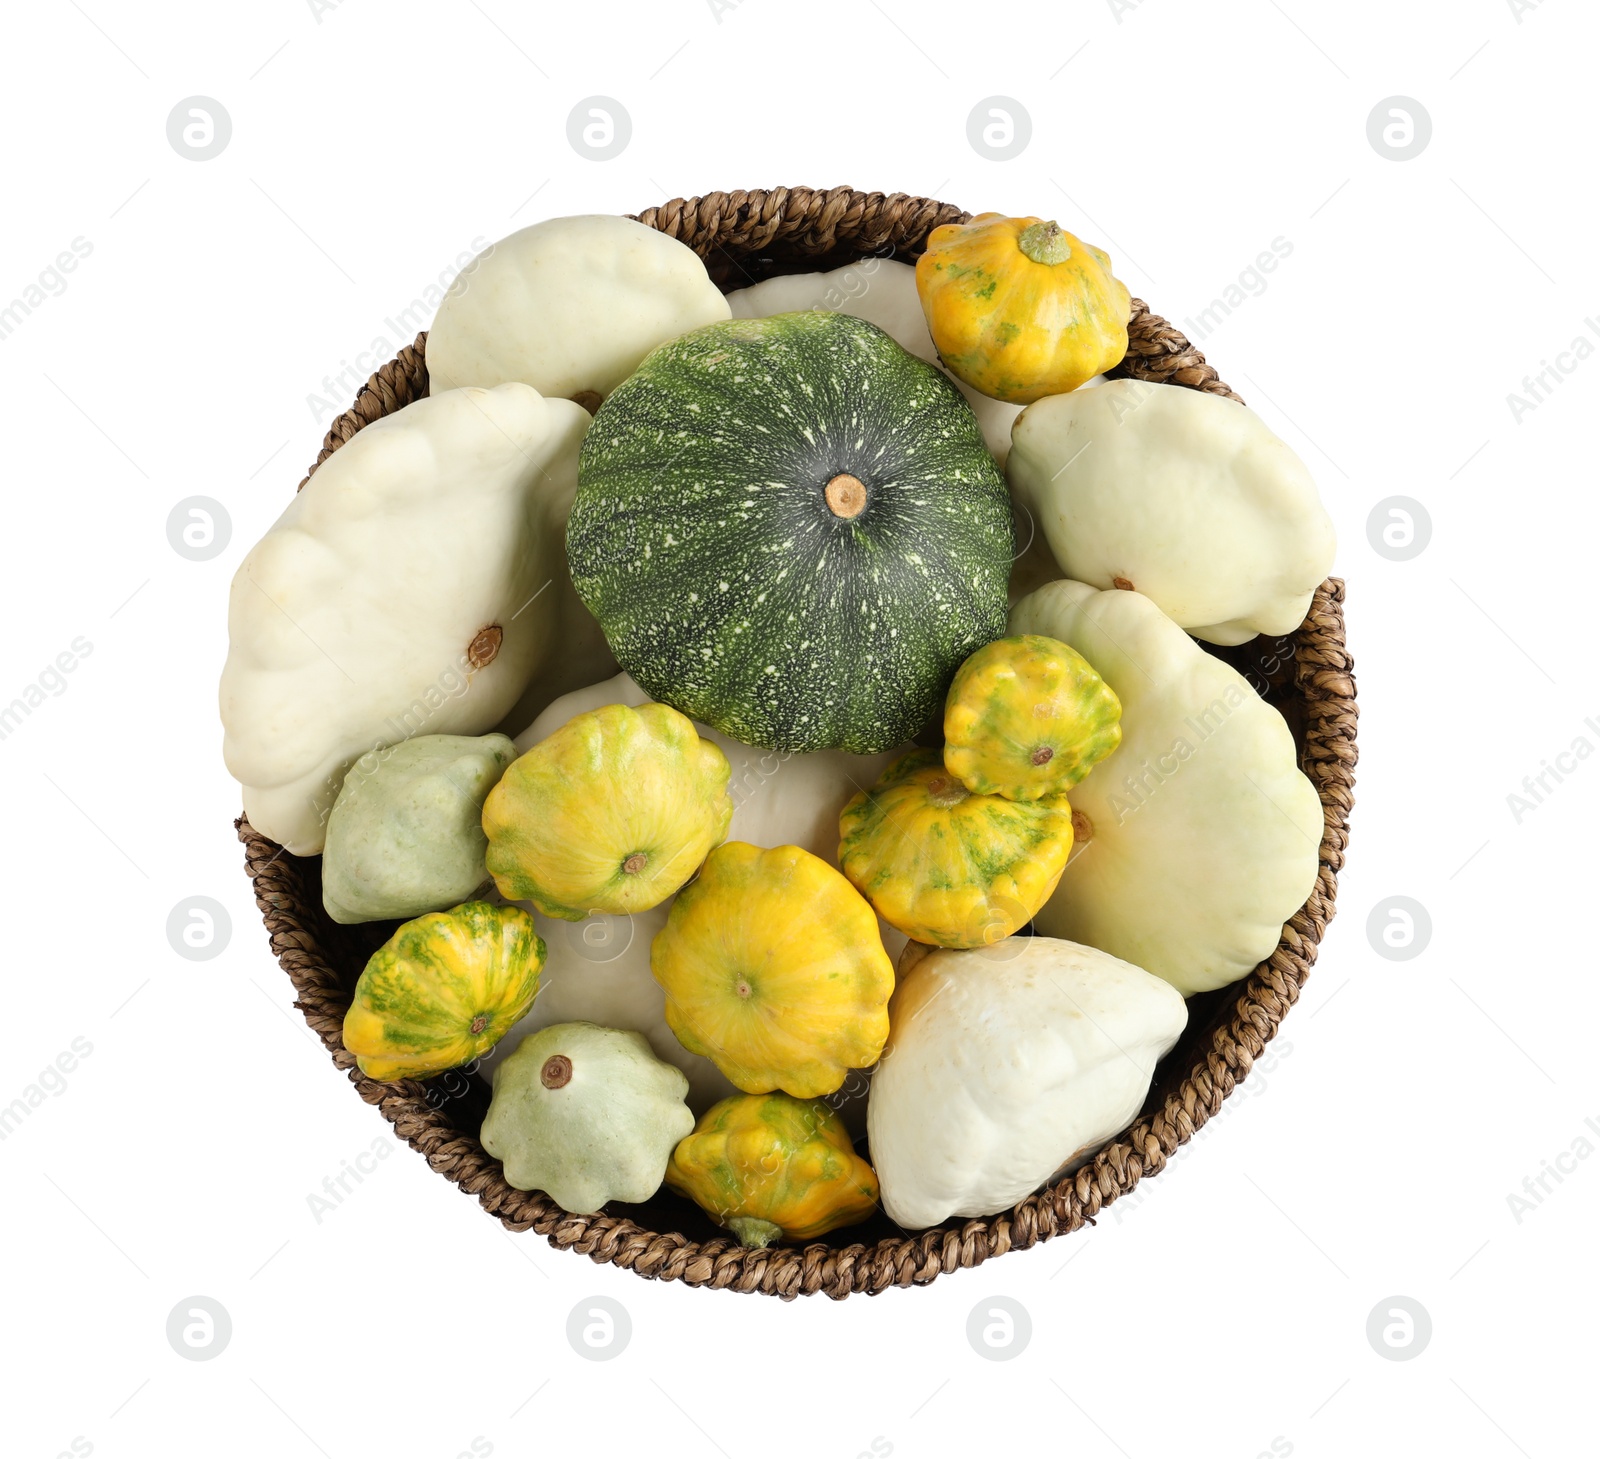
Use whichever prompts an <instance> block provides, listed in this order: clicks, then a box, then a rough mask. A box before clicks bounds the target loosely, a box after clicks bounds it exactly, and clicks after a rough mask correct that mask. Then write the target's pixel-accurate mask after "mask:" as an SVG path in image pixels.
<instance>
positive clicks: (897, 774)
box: [839, 750, 1072, 948]
mask: <svg viewBox="0 0 1600 1459" xmlns="http://www.w3.org/2000/svg"><path fill="white" fill-rule="evenodd" d="M839 835H840V838H841V839H840V842H839V865H840V867H842V868H843V870H844V874H845V875H846V876H847V877H849V878H850V880H851V881H852V882H854V883H855V885H856V886H857V887H859V888H860V890H861V892H862V893H863V894H864V895H865V896H866V897H867V898H869V899H870V900H871V902H872V905H873V906H874V907H876V908H877V910H878V915H879V916H880V917H882V918H883V920H884V921H885V922H887V923H889V924H890V925H891V926H893V927H896V928H898V929H899V930H900V931H901V932H903V933H905V935H906V936H907V937H909V938H911V939H912V940H913V941H915V942H925V943H928V944H929V945H931V946H934V947H957V948H962V947H986V946H988V945H989V944H991V943H995V942H999V941H1001V940H1002V939H1003V938H1006V937H1009V936H1010V935H1011V934H1012V933H1013V932H1015V931H1016V930H1017V929H1018V928H1019V927H1021V926H1022V925H1023V924H1024V923H1026V922H1027V921H1028V919H1029V918H1030V917H1032V916H1033V914H1034V913H1035V912H1037V911H1038V910H1039V908H1040V907H1042V906H1043V905H1044V904H1045V903H1046V902H1047V901H1049V899H1050V894H1051V892H1053V891H1054V890H1055V889H1056V883H1057V882H1058V881H1060V880H1061V873H1062V871H1063V870H1064V869H1065V868H1066V865H1067V857H1068V856H1069V855H1070V854H1071V852H1072V807H1071V806H1070V805H1068V804H1067V798H1066V796H1064V795H1051V796H1043V797H1041V798H1040V799H1038V800H1033V801H1014V800H1006V799H1005V798H1004V797H1003V796H998V795H973V794H972V793H971V792H970V791H969V790H968V789H967V788H966V786H964V785H963V784H962V783H961V782H960V781H959V780H957V779H956V777H955V776H954V775H952V774H951V773H950V772H949V771H948V770H946V769H945V767H944V759H943V757H942V754H941V752H940V751H938V750H911V751H909V752H907V753H906V754H905V755H902V756H901V757H900V759H898V760H896V761H895V762H894V764H892V765H891V766H890V767H889V768H888V769H887V770H885V771H884V772H883V774H882V775H881V776H880V777H879V779H878V782H877V784H876V785H874V786H873V787H872V789H871V790H869V791H861V792H860V793H859V794H857V795H856V796H854V797H853V798H852V799H851V801H850V802H849V804H848V805H846V806H845V808H844V810H843V811H842V812H841V813H840V816H839Z"/></svg>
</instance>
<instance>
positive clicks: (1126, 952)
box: [1011, 582, 1322, 996]
mask: <svg viewBox="0 0 1600 1459" xmlns="http://www.w3.org/2000/svg"><path fill="white" fill-rule="evenodd" d="M1011 630H1012V632H1013V633H1044V634H1048V635H1049V636H1050V637H1051V638H1059V639H1061V640H1062V642H1064V643H1068V644H1071V645H1072V647H1073V648H1075V649H1076V650H1077V651H1078V652H1079V653H1081V654H1082V655H1083V656H1084V658H1086V659H1087V660H1088V661H1089V662H1090V663H1091V664H1093V665H1094V667H1095V670H1096V672H1098V673H1099V674H1100V676H1101V677H1102V678H1103V679H1104V680H1105V681H1106V683H1107V684H1109V685H1110V686H1111V688H1112V689H1113V690H1114V691H1115V692H1116V694H1117V697H1118V698H1119V699H1120V700H1121V701H1122V746H1121V748H1120V749H1118V751H1117V753H1116V754H1115V755H1113V756H1112V757H1111V758H1110V759H1109V760H1106V761H1103V762H1102V763H1101V764H1099V765H1096V766H1095V767H1094V769H1092V770H1091V771H1090V772H1089V773H1088V774H1087V775H1086V776H1084V778H1083V780H1082V781H1081V782H1080V783H1079V784H1078V785H1077V786H1076V787H1074V789H1073V792H1072V806H1073V812H1074V817H1073V820H1074V827H1075V829H1076V831H1077V834H1078V839H1079V841H1080V842H1081V843H1084V851H1083V854H1082V855H1080V856H1075V857H1073V859H1072V865H1071V866H1069V867H1068V868H1067V872H1066V875H1065V876H1063V877H1062V878H1061V885H1060V886H1059V887H1058V888H1057V890H1056V892H1055V895H1054V896H1053V897H1052V898H1051V900H1050V902H1049V904H1048V905H1047V906H1045V907H1044V908H1043V909H1041V911H1040V912H1039V915H1038V918H1037V919H1036V920H1037V924H1038V929H1039V931H1041V932H1043V933H1045V934H1046V935H1048V936H1050V937H1065V938H1070V939H1071V940H1072V941H1074V942H1083V943H1087V944H1088V945H1089V946H1091V947H1098V948H1101V949H1103V950H1104V951H1106V952H1109V953H1111V954H1112V955H1113V956H1114V957H1120V958H1124V959H1126V960H1127V961H1128V962H1131V963H1135V964H1137V965H1138V966H1139V967H1142V968H1146V969H1148V970H1149V971H1150V972H1152V973H1154V974H1156V976H1157V977H1160V978H1165V979H1166V980H1167V981H1168V982H1169V983H1171V984H1173V986H1174V987H1176V988H1177V989H1178V991H1179V992H1181V993H1183V994H1184V995H1185V996H1188V995H1189V994H1191V993H1201V992H1204V991H1206V990H1207V989H1209V988H1220V987H1222V986H1223V985H1224V984H1227V983H1232V982H1236V981H1237V980H1238V979H1240V978H1242V977H1244V976H1245V975H1246V974H1248V973H1249V972H1250V970H1251V969H1252V968H1254V967H1255V966H1256V964H1257V963H1259V962H1260V961H1261V960H1262V958H1264V957H1266V956H1267V955H1268V954H1269V953H1270V952H1271V951H1272V949H1273V948H1274V947H1275V946H1276V945H1277V942H1278V938H1279V936H1280V935H1281V934H1282V931H1283V924H1284V923H1285V922H1286V921H1287V920H1288V919H1289V918H1290V917H1291V916H1293V915H1294V913H1295V911H1296V910H1297V909H1298V908H1299V907H1300V906H1301V905H1302V904H1303V903H1304V902H1305V900H1306V898H1307V897H1308V896H1309V895H1310V894H1311V889H1312V887H1313V886H1315V885H1316V880H1317V847H1318V845H1319V844H1320V842H1321V840H1322V805H1321V803H1320V801H1319V800H1318V799H1317V792H1316V790H1315V789H1314V788H1313V786H1312V784H1311V782H1310V781H1309V780H1307V779H1306V777H1305V776H1304V775H1303V774H1301V772H1300V768H1299V764H1298V763H1297V756H1296V751H1295V743H1294V738H1293V736H1292V735H1291V734H1290V733H1289V726H1288V725H1287V724H1286V723H1285V722H1284V719H1283V716H1282V715H1281V714H1279V713H1278V711H1277V710H1276V709H1274V708H1273V707H1272V706H1271V705H1269V704H1267V703H1266V702H1265V701H1264V700H1262V699H1261V698H1260V697H1259V696H1258V695H1257V694H1256V692H1255V690H1254V689H1252V688H1251V687H1250V685H1249V683H1248V682H1247V681H1246V680H1245V679H1244V677H1243V676H1242V675H1241V674H1240V673H1239V672H1238V671H1237V670H1236V669H1233V668H1231V667H1230V666H1229V665H1227V664H1225V663H1223V662H1222V660H1221V659H1218V658H1215V657H1213V656H1212V655H1210V654H1208V653H1207V652H1206V651H1205V650H1204V649H1202V648H1201V647H1200V645H1199V644H1197V643H1196V642H1195V641H1194V640H1193V639H1192V638H1190V637H1189V635H1188V634H1187V633H1185V632H1184V631H1183V630H1182V629H1181V628H1179V627H1178V625H1177V624H1176V623H1174V622H1173V621H1172V620H1171V619H1170V618H1168V617H1167V616H1166V614H1164V613H1163V612H1162V611H1161V610H1160V609H1159V608H1158V607H1156V605H1155V604H1154V603H1152V602H1151V601H1150V599H1149V598H1147V597H1145V596H1144V595H1143V594H1142V593H1135V592H1126V591H1123V590H1121V589H1115V588H1114V589H1112V590H1111V591H1109V592H1096V591H1095V590H1094V589H1093V588H1091V587H1089V586H1087V585H1086V584H1084V583H1075V582H1058V583H1052V584H1050V585H1049V586H1048V587H1044V588H1040V589H1039V591H1038V592H1036V593H1032V594H1030V595H1029V596H1028V597H1026V598H1024V599H1023V600H1022V602H1020V603H1018V604H1017V606H1016V609H1015V610H1014V611H1013V613H1012V615H1011Z"/></svg>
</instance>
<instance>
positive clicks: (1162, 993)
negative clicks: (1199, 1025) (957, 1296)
mask: <svg viewBox="0 0 1600 1459" xmlns="http://www.w3.org/2000/svg"><path fill="white" fill-rule="evenodd" d="M1187 1021H1188V1009H1187V1008H1186V1007H1185V1005H1184V1002H1183V999H1182V997H1181V996H1179V994H1178V992H1177V991H1176V990H1175V989H1174V988H1172V987H1171V986H1170V985H1168V984H1167V983H1164V982H1162V981H1161V979H1159V978H1154V977H1151V975H1150V974H1149V973H1147V972H1145V971H1144V970H1143V969H1142V968H1137V967H1134V966H1132V965H1131V964H1130V963H1126V962H1122V961H1120V960H1119V959H1117V958H1114V957H1111V956H1109V955H1108V954H1106V953H1104V952H1098V951H1096V950H1095V949H1094V948H1092V947H1080V946H1078V945H1077V944H1076V943H1071V942H1058V941H1056V940H1055V939H1054V938H1050V937H1010V938H1007V939H1006V940H1005V941H1004V942H997V943H995V944H994V945H993V946H991V947H987V948H978V949H973V950H971V951H966V952H958V951H953V950H947V949H942V948H928V947H924V946H922V944H920V943H915V942H914V943H911V944H910V945H909V946H908V947H907V948H906V950H905V953H904V955H903V956H902V957H901V959H900V969H899V974H898V981H897V984H896V987H895V992H894V998H893V1000H892V1001H891V1002H890V1004H889V1042H888V1044H887V1046H886V1047H885V1048H884V1051H883V1057H882V1059H881V1060H880V1061H879V1064H878V1070H877V1073H876V1074H874V1075H873V1078H872V1093H871V1095H870V1097H869V1100H868V1105H867V1132H868V1142H869V1145H870V1148H871V1150H872V1162H873V1165H874V1166H875V1167H876V1169H877V1172H878V1184H879V1188H880V1191H881V1195H882V1201H883V1208H884V1210H885V1211H886V1212H887V1213H888V1215H889V1218H890V1219H891V1220H892V1221H894V1222H896V1223H897V1224H898V1225H900V1226H903V1227H904V1228H905V1229H907V1230H908V1231H915V1230H920V1229H921V1228H923V1227H926V1226H936V1225H938V1223H939V1222H941V1221H944V1220H946V1219H948V1218H949V1217H951V1216H991V1215H994V1214H995V1213H996V1212H998V1211H1005V1210H1008V1209H1010V1208H1011V1207H1012V1206H1014V1205H1016V1203H1017V1202H1018V1201H1020V1200H1022V1199H1023V1198H1024V1197H1026V1196H1027V1195H1029V1194H1031V1193H1032V1192H1033V1191H1035V1190H1037V1189H1038V1188H1039V1187H1040V1186H1041V1185H1043V1184H1045V1182H1047V1181H1049V1180H1050V1179H1052V1178H1053V1177H1054V1176H1056V1175H1058V1174H1064V1173H1066V1172H1067V1171H1068V1170H1071V1169H1073V1168H1075V1167H1076V1166H1077V1165H1079V1164H1081V1163H1082V1162H1083V1161H1084V1160H1087V1159H1088V1158H1089V1157H1090V1156H1091V1155H1092V1154H1093V1153H1094V1152H1095V1151H1096V1150H1097V1149H1098V1148H1099V1147H1100V1146H1101V1145H1103V1144H1104V1143H1105V1142H1106V1141H1107V1140H1109V1139H1111V1138H1112V1137H1113V1136H1114V1135H1117V1134H1119V1133H1120V1132H1121V1131H1122V1130H1124V1129H1125V1128H1126V1127H1127V1126H1128V1124H1129V1123H1130V1122H1131V1121H1132V1120H1133V1117H1134V1116H1135V1115H1136V1114H1138V1112H1139V1108H1140V1106H1141V1105H1142V1104H1143V1103H1144V1098H1145V1095H1146V1094H1147V1093H1148V1091H1149V1088H1150V1079H1151V1076H1152V1074H1153V1073H1154V1071H1155V1067H1156V1061H1157V1060H1158V1059H1160V1058H1161V1056H1162V1055H1163V1054H1165V1053H1166V1052H1167V1050H1168V1049H1170V1048H1171V1047H1172V1046H1173V1044H1175V1043H1176V1042H1177V1040H1178V1036H1179V1034H1181V1033H1182V1032H1183V1028H1184V1025H1185V1023H1186V1022H1187Z"/></svg>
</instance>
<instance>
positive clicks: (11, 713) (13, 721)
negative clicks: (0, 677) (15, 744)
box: [0, 633, 94, 740]
mask: <svg viewBox="0 0 1600 1459" xmlns="http://www.w3.org/2000/svg"><path fill="white" fill-rule="evenodd" d="M93 652H94V645H93V644H92V643H90V642H89V640H88V639H87V638H85V637H84V636H83V635H82V634H81V633H80V634H79V635H78V636H77V637H76V638H75V639H73V640H72V642H71V643H69V644H68V645H67V646H66V648H64V649H62V650H61V652H60V653H58V654H57V655H56V656H55V658H53V659H52V660H51V661H50V662H49V663H48V664H46V665H45V666H44V668H42V669H41V670H40V671H39V673H38V675H37V676H36V677H35V678H34V679H33V680H32V682H31V683H28V684H25V685H24V686H23V688H22V692H21V693H20V694H18V695H17V697H16V698H15V699H13V700H12V701H11V702H10V703H9V704H3V705H0V740H8V739H10V738H11V736H12V735H14V734H16V732H17V731H18V730H19V729H20V728H21V727H22V722H23V721H24V720H25V719H27V718H28V717H29V716H30V715H31V714H32V713H33V711H34V710H36V709H38V708H39V707H40V706H41V705H42V704H43V703H44V702H45V698H46V696H48V697H50V698H51V699H59V698H60V697H61V696H62V695H63V694H65V693H66V692H67V679H66V676H67V675H68V674H71V673H74V672H76V670H77V668H78V665H79V664H80V663H82V662H83V660H84V659H86V658H88V657H89V655H90V654H92V653H93Z"/></svg>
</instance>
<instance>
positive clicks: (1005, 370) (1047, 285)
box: [917, 213, 1132, 405]
mask: <svg viewBox="0 0 1600 1459" xmlns="http://www.w3.org/2000/svg"><path fill="white" fill-rule="evenodd" d="M917 293H918V295H919V296H920V297H921V299H922V310H923V313H924V314H926V315H927V317H928V332H929V333H930V334H931V335H932V336H933V342H934V344H935V345H936V346H937V347H938V350H939V358H940V359H941V360H943V361H944V363H945V365H946V367H947V368H948V369H949V370H950V373H951V374H953V375H955V376H956V377H957V378H958V379H961V380H965V381H966V382H967V384H968V385H970V386H972V387H973V389H974V390H981V391H982V392H983V393H984V394H985V395H988V396H992V397H993V398H994V399H996V400H1008V401H1011V402H1012V403H1013V404H1018V405H1026V404H1028V403H1029V402H1031V401H1035V400H1038V399H1040V398H1041V397H1043V396H1046V395H1061V394H1063V393H1065V392H1066V391H1068V390H1076V389H1077V388H1078V386H1080V385H1082V384H1083V382H1084V381H1085V380H1089V379H1092V378H1093V377H1094V376H1095V375H1098V374H1099V373H1100V372H1101V371H1102V370H1107V369H1110V368H1111V366H1112V365H1115V364H1116V363H1117V362H1118V361H1120V360H1121V359H1122V357H1123V356H1124V355H1125V354H1127V352H1128V313H1129V310H1130V308H1131V305H1132V300H1131V299H1130V297H1129V294H1128V290H1127V287H1126V286H1125V285H1124V284H1122V283H1120V282H1119V281H1118V280H1117V279H1116V278H1115V277H1113V275H1112V272H1111V260H1110V258H1109V257H1107V255H1106V254H1105V253H1104V252H1102V251H1101V250H1100V249H1098V248H1096V247H1094V246H1093V245H1092V244H1088V243H1084V242H1082V241H1081V240H1080V239H1077V238H1074V237H1073V236H1072V234H1070V233H1068V232H1066V231H1065V230H1064V229H1063V228H1061V227H1060V226H1059V225H1058V224H1056V223H1054V222H1041V221H1040V220H1039V219H1038V218H1007V217H1003V216H1002V215H1001V214H999V213H980V214H978V216H977V217H976V218H974V219H973V220H972V221H971V222H970V223H946V224H945V225H944V226H943V227H941V228H935V229H934V230H933V232H932V233H930V234H929V235H928V247H927V251H926V252H925V253H924V254H923V255H922V257H921V258H920V259H918V260H917Z"/></svg>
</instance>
